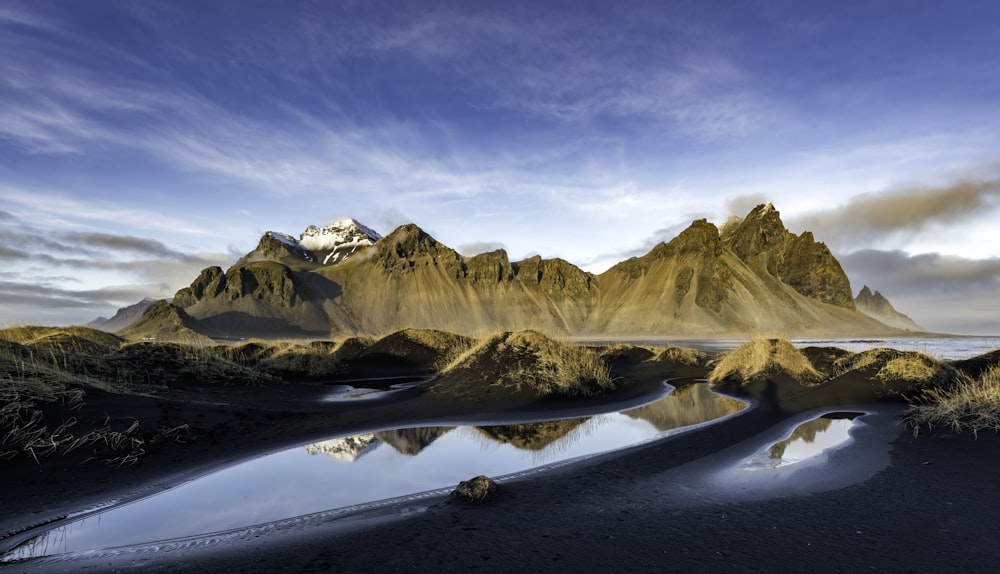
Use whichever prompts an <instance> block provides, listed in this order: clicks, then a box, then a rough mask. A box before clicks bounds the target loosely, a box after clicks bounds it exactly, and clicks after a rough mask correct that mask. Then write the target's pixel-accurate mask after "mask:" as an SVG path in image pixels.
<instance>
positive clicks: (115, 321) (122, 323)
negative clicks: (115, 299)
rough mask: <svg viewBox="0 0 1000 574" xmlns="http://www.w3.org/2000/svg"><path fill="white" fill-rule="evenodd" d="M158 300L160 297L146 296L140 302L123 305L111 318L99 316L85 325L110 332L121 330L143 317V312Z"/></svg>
mask: <svg viewBox="0 0 1000 574" xmlns="http://www.w3.org/2000/svg"><path fill="white" fill-rule="evenodd" d="M157 301H158V299H154V298H152V297H146V298H145V299H143V300H142V301H139V302H138V303H135V304H133V305H129V306H128V307H122V308H121V309H119V310H118V311H117V312H115V314H114V316H112V317H111V318H110V319H106V318H104V317H98V318H97V319H95V320H93V321H91V322H90V323H87V324H86V325H84V327H91V328H93V329H100V330H101V331H107V332H108V333H114V332H116V331H120V330H122V329H124V328H125V327H128V326H129V325H131V324H132V323H135V322H136V321H138V320H139V318H140V317H142V314H143V313H145V312H146V309H149V307H150V306H151V305H152V304H153V303H156V302H157Z"/></svg>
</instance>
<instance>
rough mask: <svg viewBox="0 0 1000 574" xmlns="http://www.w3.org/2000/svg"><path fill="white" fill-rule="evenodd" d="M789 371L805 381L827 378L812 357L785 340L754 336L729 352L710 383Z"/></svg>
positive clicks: (715, 369)
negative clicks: (813, 362)
mask: <svg viewBox="0 0 1000 574" xmlns="http://www.w3.org/2000/svg"><path fill="white" fill-rule="evenodd" d="M778 373H785V374H787V375H789V376H790V377H792V378H793V379H796V380H797V381H799V382H800V383H803V384H815V383H818V382H819V381H821V380H822V379H823V375H822V374H821V373H820V372H819V371H817V370H816V369H815V368H814V367H813V365H812V363H810V362H809V359H808V358H807V357H806V356H805V354H803V353H802V351H800V350H799V349H797V348H795V346H794V345H792V344H791V343H790V342H788V341H786V340H784V339H754V340H752V341H750V342H749V343H745V344H743V345H741V346H740V347H737V348H736V349H734V350H732V351H730V352H728V353H726V354H725V355H723V357H722V358H721V359H720V360H719V362H718V363H717V364H716V365H715V367H714V368H713V369H712V372H711V373H709V375H708V381H709V382H710V383H713V384H715V383H719V382H722V381H724V380H732V379H738V380H740V381H742V384H746V383H748V382H750V381H752V380H755V379H760V378H766V377H768V376H771V375H775V374H778Z"/></svg>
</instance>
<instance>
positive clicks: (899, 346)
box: [792, 337, 1000, 360]
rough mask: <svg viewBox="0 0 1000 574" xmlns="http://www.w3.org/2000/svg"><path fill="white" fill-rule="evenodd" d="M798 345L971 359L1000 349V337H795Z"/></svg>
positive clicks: (794, 341)
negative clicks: (894, 351)
mask: <svg viewBox="0 0 1000 574" xmlns="http://www.w3.org/2000/svg"><path fill="white" fill-rule="evenodd" d="M792 342H793V343H794V344H795V346H796V347H839V348H841V349H846V350H848V351H852V352H855V353H857V352H860V351H867V350H868V349H874V348H877V347H887V348H889V349H896V350H897V351H919V352H921V353H923V354H925V355H930V356H931V357H934V358H936V359H942V360H943V359H968V358H969V357H975V356H976V355H982V354H984V353H988V352H990V351H995V350H997V349H1000V337H914V338H912V339H908V338H898V339H896V338H894V339H878V338H874V339H795V340H793V341H792Z"/></svg>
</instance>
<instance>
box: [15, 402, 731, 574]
mask: <svg viewBox="0 0 1000 574" xmlns="http://www.w3.org/2000/svg"><path fill="white" fill-rule="evenodd" d="M743 406H744V405H743V404H742V403H739V402H738V401H735V400H733V399H729V398H727V397H723V396H721V395H717V394H714V393H712V392H710V391H708V389H707V388H706V387H705V386H704V385H701V384H698V385H691V386H689V387H686V388H683V389H681V390H678V391H675V392H673V393H671V394H670V395H668V396H667V397H665V398H663V399H661V400H659V401H657V402H655V403H652V404H650V405H647V406H645V407H641V408H638V409H633V410H630V411H628V412H627V413H624V414H623V413H615V412H612V413H608V414H603V415H599V416H595V417H589V418H572V419H565V420H557V421H546V422H539V423H516V424H515V423H512V424H502V425H490V426H480V427H445V426H437V427H421V428H406V429H397V430H385V431H379V432H372V433H362V434H358V435H353V436H348V437H340V438H333V439H330V440H327V441H321V442H317V443H313V444H310V445H306V446H304V447H296V448H293V449H289V450H286V451H282V452H278V453H274V454H271V455H268V456H264V457H261V458H257V459H254V460H250V461H246V462H244V463H240V464H237V465H234V466H232V467H229V468H226V469H223V470H220V471H218V472H216V473H214V474H210V475H207V476H204V477H202V478H199V479H196V480H193V481H191V482H188V483H186V484H182V485H179V486H177V487H174V488H172V489H169V490H166V491H164V492H161V493H159V494H156V495H153V496H150V497H148V498H145V499H142V500H138V501H135V502H133V503H131V504H126V505H120V506H115V507H112V508H109V509H107V510H105V511H102V512H100V513H97V514H93V515H90V516H87V517H86V518H81V519H78V520H76V521H73V522H70V523H67V524H65V525H63V526H60V527H57V528H52V529H50V530H47V531H44V532H41V533H40V534H39V535H38V536H36V537H34V538H33V539H30V540H28V541H27V542H26V543H25V544H23V545H21V546H20V547H18V548H16V549H15V550H14V551H12V552H10V553H8V554H6V555H4V556H2V557H0V561H9V560H13V559H18V558H31V557H38V556H46V555H50V554H54V553H67V552H68V553H73V552H85V551H88V550H96V549H103V548H111V547H117V546H123V545H135V544H142V543H152V542H157V541H162V540H170V539H174V538H181V537H189V536H197V535H201V534H206V533H211V532H221V531H225V530H230V529H238V528H243V527H247V526H251V525H255V524H262V523H266V522H271V521H275V520H282V519H286V518H292V517H296V516H302V515H305V514H308V513H312V512H318V511H323V510H328V509H335V508H342V507H347V506H351V505H355V504H361V503H366V502H371V501H376V500H381V499H386V498H390V497H396V496H403V495H407V494H412V493H417V492H423V491H429V490H432V489H443V488H450V487H452V486H454V485H455V484H457V483H458V482H459V481H461V480H465V479H467V478H469V477H470V476H476V475H479V474H485V475H488V476H493V477H499V476H503V475H505V474H511V473H516V472H521V471H525V470H529V469H531V468H534V467H536V466H538V465H540V464H545V463H551V462H556V461H558V460H565V459H570V458H574V457H579V456H585V455H590V454H595V453H599V452H605V451H608V450H613V449H617V448H623V447H627V446H630V445H633V444H636V443H639V442H642V441H644V440H649V439H650V438H653V437H655V436H657V435H658V434H659V433H660V432H662V431H663V430H665V429H672V428H678V427H680V426H684V425H688V424H696V423H701V422H705V421H707V420H711V419H712V418H716V417H719V416H723V415H726V414H731V413H733V412H736V411H738V410H740V409H741V408H743ZM324 455H329V456H324ZM345 463H348V464H345Z"/></svg>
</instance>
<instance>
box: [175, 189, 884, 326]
mask: <svg viewBox="0 0 1000 574" xmlns="http://www.w3.org/2000/svg"><path fill="white" fill-rule="evenodd" d="M351 221H352V222H353V220H351ZM351 226H352V229H360V230H362V231H361V232H359V233H363V234H364V236H365V237H368V238H369V239H370V238H371V235H372V234H373V233H374V232H372V233H371V234H369V233H367V232H364V231H363V230H365V229H367V228H364V227H363V226H361V225H360V224H357V223H356V222H353V223H352V224H351ZM310 229H312V230H313V231H312V232H310V233H311V235H310V234H303V236H302V238H303V239H302V241H301V242H299V241H294V240H289V236H279V235H278V234H268V235H265V237H264V238H262V239H261V243H260V245H258V248H257V249H256V250H255V251H254V252H251V254H248V256H247V257H244V258H243V259H241V260H240V261H239V262H238V263H237V264H236V265H234V266H233V267H231V268H230V269H228V270H226V271H223V270H222V269H220V268H218V267H214V268H209V269H206V270H204V271H203V272H202V273H201V275H200V276H199V277H198V278H196V279H195V281H194V282H192V284H191V285H190V286H189V287H186V288H184V289H181V290H180V291H178V293H177V295H176V296H175V298H174V304H175V305H176V306H177V307H178V309H180V310H182V311H183V312H184V313H185V314H186V316H187V318H188V319H187V323H188V324H190V325H192V326H193V327H192V328H194V329H196V330H198V331H199V332H202V333H206V334H210V335H212V336H287V335H293V336H303V335H304V336H327V335H330V334H331V333H332V334H338V333H341V334H354V333H374V332H384V331H396V330H400V329H405V328H419V329H437V330H443V331H451V332H458V333H469V334H477V333H479V334H481V333H484V332H488V331H494V330H505V331H513V330H521V329H535V330H538V331H543V332H547V333H553V334H564V335H590V336H604V335H613V336H625V335H641V336H657V335H658V336H669V335H700V336H718V335H729V336H745V335H749V334H752V333H780V334H783V335H788V336H794V335H805V334H828V335H878V334H889V333H891V332H894V330H893V329H892V328H890V327H888V326H886V325H885V324H883V323H881V322H879V321H878V320H876V319H875V318H872V317H869V316H867V315H865V314H862V313H860V312H858V311H857V309H856V308H855V301H854V298H853V297H852V293H851V288H850V282H849V281H848V279H847V276H846V275H845V274H844V272H843V269H842V268H841V267H840V264H839V262H837V260H836V258H834V257H833V255H832V254H831V253H830V251H829V249H827V247H826V246H825V245H824V244H822V243H818V242H816V241H815V240H814V239H813V237H812V234H810V233H808V232H806V233H803V234H801V235H798V236H796V235H795V234H792V233H791V232H789V231H788V230H787V229H785V227H784V225H783V224H782V223H781V219H780V215H779V213H778V212H777V210H775V209H774V207H773V206H771V205H770V204H767V205H760V206H757V207H756V208H754V210H752V211H751V212H750V213H749V214H748V215H747V216H746V217H745V218H743V219H733V220H731V221H730V222H727V224H726V226H724V228H723V230H722V231H721V232H720V230H719V229H718V228H716V227H715V226H714V225H712V224H711V223H709V222H707V221H705V220H700V221H695V222H694V223H692V225H691V226H690V227H689V228H688V229H686V230H685V231H683V232H682V233H681V234H680V235H678V236H677V237H676V238H674V239H673V240H671V241H670V242H668V243H661V244H659V245H657V246H656V247H654V248H653V249H652V250H651V251H650V252H649V253H647V254H646V255H643V256H642V257H634V258H632V259H629V260H627V261H623V262H621V263H619V264H618V265H615V266H614V267H612V268H611V269H609V270H608V271H606V272H604V273H602V274H601V275H598V276H595V275H593V274H590V273H587V272H584V271H583V270H581V269H579V268H577V267H576V266H574V265H572V264H570V263H568V262H566V261H563V260H561V259H542V258H540V257H533V258H530V259H526V260H523V261H513V262H512V261H510V260H509V258H508V256H507V253H506V252H505V251H503V250H496V251H492V252H488V253H482V254H479V255H475V256H472V257H464V256H462V255H460V254H459V253H458V252H456V251H455V250H453V249H451V248H449V247H447V246H445V245H443V244H441V243H440V242H438V241H437V240H435V239H434V238H433V237H431V236H430V235H428V234H427V233H426V232H424V231H423V230H421V229H420V228H419V227H417V226H416V225H412V224H410V225H403V226H401V227H399V228H397V229H396V230H394V231H393V232H392V233H390V234H389V235H387V236H385V237H382V238H380V239H378V240H377V241H374V242H373V243H371V244H366V240H365V239H364V237H361V236H357V235H350V236H349V234H348V235H345V234H343V233H341V232H339V231H338V232H335V233H334V232H331V233H330V234H329V237H327V239H329V238H330V237H332V236H334V235H336V236H337V237H338V239H337V241H340V243H337V244H336V245H334V244H333V243H336V241H335V242H333V243H323V242H321V241H320V239H319V238H320V236H321V235H323V234H321V233H319V232H320V231H322V230H320V229H318V228H312V227H311V228H310ZM307 231H309V230H307ZM369 231H370V230H369ZM345 237H346V238H347V239H345ZM304 246H312V247H311V248H310V249H306V247H304ZM338 246H339V247H338ZM344 246H349V248H348V247H344ZM299 247H302V248H303V249H306V252H308V254H310V255H311V256H312V258H311V259H309V258H307V257H305V256H303V255H302V254H301V253H302V252H301V251H300V250H299ZM331 247H332V249H331V250H328V251H324V249H329V248H331ZM338 249H340V251H338ZM313 250H315V251H313ZM320 255H322V257H320ZM333 260H337V263H336V264H324V263H323V262H324V261H333Z"/></svg>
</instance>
